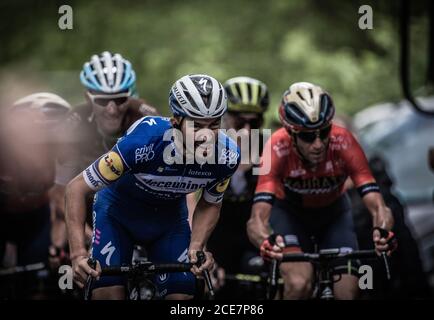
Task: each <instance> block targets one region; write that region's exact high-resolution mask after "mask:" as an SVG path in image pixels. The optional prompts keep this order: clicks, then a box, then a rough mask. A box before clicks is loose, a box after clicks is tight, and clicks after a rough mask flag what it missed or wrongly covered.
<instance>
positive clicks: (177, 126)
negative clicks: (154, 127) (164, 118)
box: [170, 117, 182, 129]
mask: <svg viewBox="0 0 434 320" xmlns="http://www.w3.org/2000/svg"><path fill="white" fill-rule="evenodd" d="M181 122H182V118H181V117H171V118H170V123H171V124H172V127H174V128H175V129H180V128H181Z"/></svg>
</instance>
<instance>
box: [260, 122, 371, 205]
mask: <svg viewBox="0 0 434 320" xmlns="http://www.w3.org/2000/svg"><path fill="white" fill-rule="evenodd" d="M270 153H271V154H270ZM269 161H271V163H268V162H269ZM267 168H270V171H269V172H268V173H266V170H267ZM348 177H350V178H351V179H352V180H353V182H354V185H355V187H356V188H358V190H359V192H360V193H361V194H362V195H364V194H366V193H368V192H371V191H375V192H378V191H379V189H378V186H377V185H376V183H375V179H374V177H373V176H372V174H371V171H370V169H369V166H368V161H367V159H366V156H365V154H364V152H363V150H362V148H361V147H360V145H359V143H358V142H357V141H356V139H355V138H354V137H353V135H352V134H351V133H350V132H349V131H348V130H346V129H344V128H342V127H339V126H337V125H334V124H333V125H332V130H331V133H330V142H329V146H328V150H327V156H326V159H325V161H324V162H322V163H321V164H320V165H318V166H317V167H315V168H309V167H308V166H306V165H305V164H304V163H303V161H302V159H301V158H300V156H299V155H298V153H297V151H296V149H295V146H294V145H293V142H292V137H291V136H290V135H289V134H288V132H287V131H286V129H284V128H281V129H279V130H277V131H276V132H275V133H274V134H272V136H271V138H270V139H269V140H268V142H267V144H266V145H265V148H264V151H263V156H262V158H261V169H260V176H259V179H258V184H257V186H256V191H255V194H256V196H255V200H254V202H258V201H265V202H272V199H273V198H274V197H273V196H275V197H277V198H278V199H286V200H288V201H289V202H291V203H293V204H295V205H299V206H301V207H306V208H317V207H324V206H327V205H329V204H331V203H333V202H334V201H335V200H336V199H337V198H339V197H340V195H341V194H342V193H344V192H345V190H344V183H345V180H346V179H347V178H348Z"/></svg>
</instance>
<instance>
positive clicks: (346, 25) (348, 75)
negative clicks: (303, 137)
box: [0, 0, 428, 125]
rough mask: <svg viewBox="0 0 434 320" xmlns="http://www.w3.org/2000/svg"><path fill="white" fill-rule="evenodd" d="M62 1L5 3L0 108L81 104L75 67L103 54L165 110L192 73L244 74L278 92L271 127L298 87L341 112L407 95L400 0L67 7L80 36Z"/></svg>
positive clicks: (420, 79) (415, 14) (421, 23)
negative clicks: (367, 17)
mask: <svg viewBox="0 0 434 320" xmlns="http://www.w3.org/2000/svg"><path fill="white" fill-rule="evenodd" d="M62 4H65V2H64V1H42V0H41V1H12V0H2V2H1V4H0V40H1V43H0V99H1V100H0V101H1V103H2V105H6V104H8V103H9V102H10V101H13V100H15V99H17V98H19V97H20V95H23V94H29V93H32V92H35V91H36V90H43V91H52V92H55V93H58V94H60V95H61V96H63V97H64V98H66V99H67V100H68V101H70V102H71V103H72V104H77V103H80V102H82V101H83V91H84V90H83V87H82V86H81V84H80V81H79V72H80V69H81V67H82V65H83V63H84V62H85V61H88V60H89V59H90V56H91V55H92V54H95V53H100V52H102V51H104V50H109V51H112V52H119V53H121V54H122V55H123V56H124V57H125V58H127V59H129V60H130V61H131V62H132V64H133V67H134V69H135V71H136V74H137V78H138V80H137V89H138V92H139V94H140V96H141V97H143V98H144V99H146V100H147V101H148V102H150V103H151V104H153V105H155V106H156V107H157V108H158V109H159V110H160V112H161V113H162V114H164V115H168V114H169V110H168V107H167V96H168V91H169V89H170V86H171V85H172V83H173V82H174V81H175V80H176V79H177V78H179V77H180V76H182V75H184V74H187V73H208V74H210V75H213V76H214V77H216V78H217V79H219V80H220V81H222V82H224V81H225V80H226V79H228V78H230V77H233V76H238V75H246V76H251V77H255V78H258V79H261V80H262V81H264V82H265V83H266V84H267V85H268V86H269V89H270V92H271V107H270V110H269V112H268V113H267V124H268V125H270V124H271V123H272V122H273V120H275V119H277V112H276V110H277V106H278V104H279V101H280V96H281V94H282V93H283V91H284V90H285V89H286V88H288V86H289V85H290V84H291V83H293V82H296V81H309V82H313V83H316V84H319V85H321V86H323V87H324V88H325V89H326V90H327V91H329V92H330V93H331V94H332V96H333V98H334V100H335V104H336V106H337V110H338V113H341V114H342V113H345V114H349V115H352V114H354V113H355V112H357V111H358V110H361V109H363V108H365V107H367V106H370V105H372V104H375V103H380V102H386V101H398V100H401V99H402V93H401V88H400V82H399V68H398V66H399V28H398V27H399V25H398V23H399V21H398V9H399V3H398V1H392V0H390V1H374V0H370V1H368V0H363V1H359V0H357V1H351V2H350V1H338V0H328V1H315V0H268V1H266V0H257V1H252V0H219V1H199V0H184V1H180V0H171V1H163V0H160V1H153V0H145V1H131V0H126V1H82V0H76V1H70V2H69V3H68V4H69V5H71V7H72V8H73V30H60V29H59V28H58V19H59V18H60V14H59V13H58V8H59V7H60V6H61V5H62ZM363 4H368V5H370V6H371V7H372V8H373V13H374V16H373V26H374V29H373V30H361V29H359V27H358V21H359V18H360V16H361V15H360V14H359V13H358V9H359V7H360V6H361V5H363ZM427 6H428V1H427V0H426V1H422V0H421V1H414V2H413V3H412V11H411V12H409V14H410V15H411V19H412V20H411V24H412V27H411V28H412V29H411V30H412V32H411V37H412V44H411V54H412V63H411V73H412V79H411V85H412V88H413V89H414V90H415V89H417V88H420V87H422V86H423V85H424V81H425V76H426V72H425V70H426V66H427V50H428V44H427V32H428V19H427V14H426V11H427V9H426V8H427Z"/></svg>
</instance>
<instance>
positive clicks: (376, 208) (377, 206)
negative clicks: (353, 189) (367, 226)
mask: <svg viewBox="0 0 434 320" xmlns="http://www.w3.org/2000/svg"><path fill="white" fill-rule="evenodd" d="M363 202H364V203H365V205H366V207H367V208H368V211H369V212H370V213H371V216H372V224H373V226H374V227H380V228H383V229H386V230H391V229H392V228H393V222H394V221H393V215H392V211H391V210H390V209H389V208H388V207H387V206H386V204H385V203H384V200H383V197H382V196H381V194H380V193H376V192H371V193H368V194H366V195H365V196H364V197H363Z"/></svg>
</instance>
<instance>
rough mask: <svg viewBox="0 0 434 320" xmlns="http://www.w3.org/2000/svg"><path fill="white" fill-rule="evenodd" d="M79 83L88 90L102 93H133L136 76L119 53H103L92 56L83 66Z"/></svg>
mask: <svg viewBox="0 0 434 320" xmlns="http://www.w3.org/2000/svg"><path fill="white" fill-rule="evenodd" d="M80 80H81V83H82V84H83V85H84V86H85V87H86V88H87V89H90V90H95V91H99V92H103V93H118V92H122V91H128V90H131V91H134V86H135V82H136V74H135V72H134V70H133V68H132V66H131V63H130V62H129V61H128V60H126V59H124V58H123V57H122V56H121V55H120V54H119V53H115V54H112V53H110V52H108V51H104V52H103V53H101V54H100V55H99V56H98V55H96V54H95V55H93V56H92V57H91V58H90V61H89V62H86V63H85V64H84V65H83V70H82V71H81V73H80Z"/></svg>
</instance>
